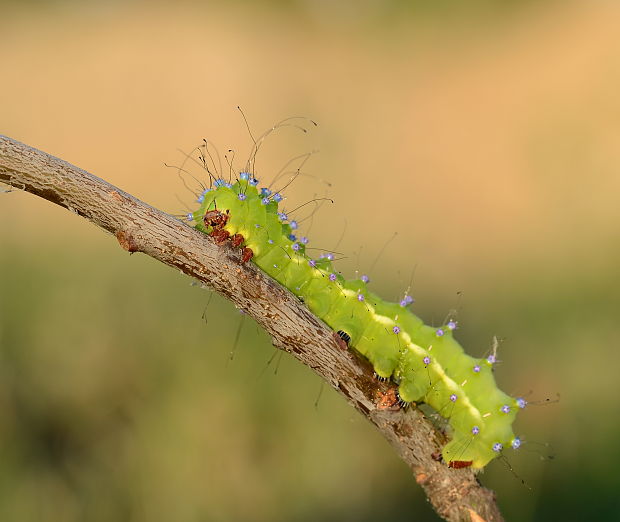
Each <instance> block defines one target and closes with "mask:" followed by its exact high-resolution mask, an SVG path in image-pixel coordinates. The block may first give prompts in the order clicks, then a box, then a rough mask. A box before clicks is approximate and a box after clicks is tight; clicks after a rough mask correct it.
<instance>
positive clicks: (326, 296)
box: [188, 172, 527, 468]
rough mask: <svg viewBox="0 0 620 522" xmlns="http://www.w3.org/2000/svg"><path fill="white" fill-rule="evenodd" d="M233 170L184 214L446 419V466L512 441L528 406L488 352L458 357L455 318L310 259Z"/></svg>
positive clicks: (291, 225) (410, 398)
mask: <svg viewBox="0 0 620 522" xmlns="http://www.w3.org/2000/svg"><path fill="white" fill-rule="evenodd" d="M257 186H258V180H256V179H255V178H254V177H253V176H252V175H251V174H249V173H247V172H242V173H241V174H240V176H239V179H238V180H237V181H236V182H235V183H234V184H232V183H228V182H226V181H225V180H223V179H216V180H215V182H214V183H213V187H212V188H210V189H206V190H205V191H204V192H203V193H202V194H201V195H200V197H199V199H198V201H199V202H200V203H201V206H200V208H199V209H198V210H196V211H195V212H194V213H192V214H189V215H188V219H191V220H193V221H194V222H195V223H196V225H195V227H196V228H197V229H198V230H200V231H202V232H204V233H206V234H209V235H211V236H212V237H213V238H214V239H215V240H216V242H218V243H224V242H227V241H230V242H231V243H232V244H233V246H235V247H240V248H242V249H243V250H242V261H243V262H247V261H249V260H250V259H251V260H252V261H254V263H256V265H258V266H259V267H260V268H261V269H262V270H263V271H265V272H266V273H267V274H269V275H270V276H271V277H273V278H274V279H276V280H277V281H278V282H279V283H281V284H282V285H284V286H286V287H287V288H288V289H289V290H290V291H291V292H293V293H294V294H295V295H297V296H298V297H299V298H301V299H302V300H303V301H304V302H305V304H306V305H307V306H308V308H309V309H310V310H311V311H312V312H313V313H314V314H315V315H316V316H318V317H319V318H321V319H322V320H323V321H324V322H325V323H327V324H328V325H329V326H330V327H331V328H333V329H334V331H336V332H338V335H339V336H340V337H341V338H342V339H343V340H344V341H345V342H346V343H347V344H349V345H350V346H351V347H353V348H354V349H355V350H356V351H357V352H359V353H360V354H361V355H362V356H364V357H366V358H367V359H368V360H369V361H370V362H371V363H372V365H373V367H374V370H375V372H376V374H377V376H378V377H379V378H380V379H392V380H393V381H394V382H395V383H396V384H397V385H398V398H399V401H400V403H401V405H403V406H405V405H406V404H408V403H410V402H424V403H426V404H429V405H430V406H432V407H433V408H434V409H435V410H436V411H437V412H438V413H439V414H440V415H441V416H442V417H444V418H446V419H448V421H449V425H450V428H451V440H450V441H449V442H448V443H447V444H446V445H445V446H444V448H443V449H442V457H443V460H444V461H445V462H447V463H448V465H449V466H450V467H454V468H462V467H467V466H472V467H473V468H482V467H484V466H485V465H486V464H487V463H488V462H490V461H491V460H492V459H494V458H495V457H497V456H498V455H500V454H501V452H502V450H503V448H505V447H508V446H510V447H512V448H513V449H518V448H519V446H520V445H521V441H520V439H519V438H518V437H515V435H514V433H513V431H512V423H513V422H514V419H515V416H516V414H517V411H518V410H519V409H521V408H524V407H525V406H526V404H527V402H526V401H525V399H523V398H517V399H515V398H513V397H510V396H508V395H507V394H505V393H504V392H502V391H501V390H499V389H498V387H497V386H496V384H495V379H494V377H493V373H492V367H493V364H494V363H495V362H496V361H495V354H492V355H490V356H489V357H487V358H483V359H477V358H474V357H471V356H469V355H467V354H466V353H465V352H464V351H463V349H462V347H461V346H460V345H459V343H458V342H457V341H456V340H455V339H454V337H453V331H454V330H455V329H456V323H455V322H454V321H452V320H450V321H449V322H448V323H447V324H446V325H443V326H441V327H439V328H435V327H431V326H427V325H425V324H424V323H423V322H422V320H421V319H420V318H418V317H417V316H415V315H414V314H413V313H412V312H411V311H410V310H409V309H408V306H409V305H410V304H411V303H412V302H413V299H412V298H411V297H410V296H408V295H405V297H404V298H403V300H402V301H401V302H400V303H390V302H386V301H383V300H382V299H381V298H380V297H379V296H377V295H375V294H373V293H372V292H370V291H369V290H368V288H367V283H368V278H367V277H366V276H362V277H361V278H360V279H355V280H345V279H344V278H343V277H342V276H341V275H340V274H339V273H338V272H336V270H335V269H334V267H333V265H332V261H333V259H334V258H333V255H331V254H324V255H322V256H321V257H319V258H318V259H312V258H311V257H309V256H308V255H307V253H306V248H305V245H306V243H307V239H306V238H304V237H302V238H299V239H298V238H297V237H296V235H295V230H296V229H297V223H296V222H295V221H294V220H291V221H289V219H288V216H287V215H286V214H285V213H284V212H281V211H279V209H278V203H280V202H281V201H282V199H283V198H282V196H281V195H280V194H278V193H272V192H271V191H270V190H269V189H268V188H262V189H260V190H259V189H258V188H257Z"/></svg>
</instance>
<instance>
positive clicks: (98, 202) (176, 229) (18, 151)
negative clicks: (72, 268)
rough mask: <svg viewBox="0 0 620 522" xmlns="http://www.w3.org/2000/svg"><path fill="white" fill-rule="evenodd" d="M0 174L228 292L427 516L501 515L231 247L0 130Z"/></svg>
mask: <svg viewBox="0 0 620 522" xmlns="http://www.w3.org/2000/svg"><path fill="white" fill-rule="evenodd" d="M0 181H2V182H4V183H6V184H8V185H10V186H12V187H15V188H18V189H21V190H25V191H26V192H31V193H32V194H35V195H37V196H40V197H42V198H43V199H46V200H48V201H51V202H52V203H56V204H57V205H60V206H62V207H65V208H67V209H69V210H71V211H72V212H75V213H76V214H78V215H80V216H82V217H84V218H86V219H88V220H89V221H91V222H93V223H94V224H96V225H98V226H99V227H101V228H103V229H105V230H107V231H108V232H110V233H112V234H114V235H115V236H116V238H117V240H118V242H119V243H120V245H121V246H122V247H123V248H124V249H125V250H128V251H129V252H143V253H145V254H147V255H149V256H151V257H153V258H155V259H157V260H159V261H161V262H162V263H165V264H167V265H169V266H172V267H175V268H178V269H179V270H181V271H182V272H184V273H186V274H187V275H189V276H191V277H193V278H195V279H197V280H199V281H201V282H202V283H205V284H206V285H207V286H209V287H210V288H212V289H213V290H215V291H216V292H218V293H220V294H222V295H223V296H225V297H227V298H228V299H230V300H231V301H232V302H233V303H234V304H235V305H236V306H237V307H238V308H240V309H242V310H244V311H245V312H246V313H247V314H249V315H250V316H252V317H253V318H254V319H255V320H256V321H257V322H258V323H259V324H260V325H261V326H262V327H263V328H264V329H265V330H266V331H267V333H268V334H269V335H270V336H271V337H272V341H273V344H274V346H276V347H277V348H280V349H281V350H284V351H285V352H288V353H290V354H292V355H293V356H294V357H296V358H297V359H299V360H300V361H301V362H302V363H304V364H305V365H307V366H309V367H310V368H312V369H313V370H314V371H315V372H316V373H318V374H319V375H320V376H321V377H322V378H323V379H325V380H326V381H327V382H328V383H329V384H330V385H331V386H332V387H333V388H334V389H336V390H337V391H338V392H339V393H340V394H342V395H344V397H345V398H346V399H347V401H348V402H349V403H350V404H351V405H352V406H353V407H354V408H355V409H356V410H358V411H359V412H360V413H361V414H362V415H364V417H366V418H367V419H368V420H369V421H370V422H372V423H373V424H374V425H375V426H376V427H377V429H378V430H379V431H380V432H381V434H382V435H383V436H384V437H385V438H386V439H387V440H388V441H389V442H390V444H391V445H392V447H393V448H394V450H395V451H396V453H397V454H398V455H399V456H400V458H401V459H402V460H403V461H404V462H405V463H406V464H407V466H409V468H410V469H411V471H412V472H413V474H414V477H415V480H416V482H417V483H418V484H420V485H421V486H422V487H423V488H424V491H425V492H426V495H427V497H428V499H429V500H430V502H431V504H432V505H433V507H434V508H435V510H436V511H437V513H438V514H439V515H440V516H441V517H443V518H444V519H446V520H449V521H471V522H480V521H481V520H482V521H488V522H491V521H501V520H502V516H501V514H500V512H499V509H498V507H497V504H496V503H495V496H494V494H493V492H492V491H490V490H488V489H485V488H484V487H482V486H481V485H480V483H479V482H478V480H477V479H476V477H475V476H474V474H473V473H472V471H471V470H468V469H462V470H454V469H449V468H448V467H447V466H446V465H445V464H442V463H440V462H438V461H437V460H435V459H434V458H433V455H436V454H437V452H438V451H439V448H441V446H442V445H443V443H444V442H445V439H444V436H443V435H442V434H441V433H440V432H438V431H437V429H436V428H435V427H434V426H433V424H432V423H431V422H430V421H429V420H427V419H426V418H425V417H424V414H423V413H422V412H421V411H419V410H417V409H415V408H411V409H409V411H406V412H404V411H402V410H397V411H393V410H392V409H391V408H387V409H380V408H379V407H378V404H379V401H380V398H381V397H384V398H385V397H389V393H390V384H387V383H380V382H377V380H375V379H374V378H373V371H372V367H371V366H370V364H368V363H366V362H364V361H363V360H362V359H361V358H359V357H357V356H356V355H354V354H353V353H351V352H350V351H349V350H346V349H343V346H342V343H339V342H338V340H337V338H335V336H334V332H333V331H332V330H330V329H329V328H328V327H327V326H326V325H325V324H324V323H323V322H321V321H320V320H319V319H318V318H316V317H315V316H314V315H312V313H310V311H309V310H308V309H307V308H306V307H305V306H304V305H303V304H302V303H301V302H300V301H299V299H297V298H296V297H295V296H294V295H293V294H291V293H290V292H289V291H288V290H287V289H286V288H283V287H282V286H280V285H279V284H278V283H277V282H275V281H274V280H273V279H271V278H270V277H269V276H267V275H266V274H264V273H263V272H262V271H261V270H260V269H258V268H257V267H256V266H255V265H253V264H252V263H248V264H245V265H242V264H241V263H240V259H239V254H238V253H237V252H236V251H233V250H232V249H230V248H229V247H227V246H225V247H221V246H217V245H215V243H214V242H212V241H211V239H210V238H208V237H207V236H205V235H204V234H202V233H200V232H198V231H196V230H194V229H193V228H191V227H189V226H188V225H186V224H184V223H183V222H181V221H179V220H178V219H176V218H174V217H172V216H170V215H168V214H166V213H164V212H162V211H160V210H157V209H156V208H153V207H151V206H150V205H147V204H146V203H143V202H142V201H140V200H138V199H136V198H134V197H133V196H131V195H130V194H127V193H126V192H123V191H122V190H120V189H118V188H116V187H114V186H113V185H111V184H109V183H107V182H106V181H104V180H102V179H100V178H97V177H95V176H93V175H92V174H89V173H88V172H86V171H84V170H82V169H79V168H77V167H74V166H73V165H71V164H69V163H67V162H65V161H63V160H61V159H58V158H55V157H54V156H51V155H49V154H47V153H45V152H42V151H40V150H37V149H34V148H32V147H29V146H28V145H24V144H23V143H20V142H18V141H15V140H13V139H11V138H8V137H6V136H2V135H0Z"/></svg>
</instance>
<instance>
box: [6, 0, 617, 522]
mask: <svg viewBox="0 0 620 522" xmlns="http://www.w3.org/2000/svg"><path fill="white" fill-rule="evenodd" d="M431 4H432V6H431ZM619 16H620V5H619V4H618V3H617V2H613V1H604V0H602V1H597V2H592V1H585V0H584V1H572V0H566V1H562V2H560V1H552V0H546V1H540V2H530V1H518V0H512V1H501V0H495V1H494V0H478V1H472V2H469V3H467V4H465V3H464V2H460V3H458V2H456V3H454V4H450V5H448V3H446V2H438V3H433V2H406V1H395V0H392V1H386V2H379V1H371V0H366V1H363V2H352V1H343V2H337V3H332V2H321V1H318V0H317V1H311V0H306V1H304V0H288V1H284V0H280V1H271V2H269V1H262V2H247V1H246V2H243V1H232V2H229V3H215V2H188V1H182V2H165V1H161V2H90V3H88V2H86V3H82V2H70V1H69V2H44V1H39V2H9V3H0V34H2V42H3V46H2V47H3V56H2V80H1V81H0V133H3V134H6V135H8V136H11V137H12V138H15V139H18V140H20V141H23V142H25V143H28V144H29V145H32V146H35V147H38V148H40V149H42V150H45V151H47V152H49V153H52V154H54V155H56V156H58V157H61V158H63V159H65V160H67V161H69V162H71V163H73V164H75V165H78V166H80V167H82V168H84V169H87V170H89V171H90V172H92V173H94V174H95V175H98V176H100V177H102V178H105V179H106V180H108V181H110V182H111V183H114V184H116V185H118V186H119V187H121V188H122V189H124V190H126V191H128V192H130V193H132V194H134V195H136V196H137V197H139V198H141V199H143V200H145V201H147V202H148V203H151V204H153V205H155V206H157V207H159V208H162V209H164V210H167V211H169V212H171V213H185V212H187V209H188V208H190V209H191V208H193V207H194V206H195V205H196V203H195V202H194V200H195V196H194V195H193V194H191V193H190V192H189V191H187V190H186V189H185V188H184V186H183V183H182V181H181V180H180V179H179V177H178V176H177V171H176V170H175V169H174V168H167V167H166V166H164V162H165V163H167V164H171V165H179V164H181V162H182V161H183V154H182V153H181V152H180V151H179V149H181V150H183V151H186V152H188V151H190V150H191V149H192V148H193V147H195V146H196V145H199V144H200V142H201V140H202V139H203V138H207V139H209V140H210V141H212V142H214V143H215V144H217V145H218V147H219V149H220V151H222V152H223V151H226V150H227V149H229V148H233V149H235V151H236V152H235V154H236V160H235V161H236V162H237V164H238V165H239V166H241V165H243V163H244V161H245V158H247V155H248V154H249V151H250V148H251V144H252V143H251V139H250V136H249V134H248V131H247V129H246V127H245V123H244V121H243V118H242V117H241V114H240V113H239V111H237V109H236V107H237V106H241V107H242V108H243V110H244V112H245V115H246V116H247V119H248V122H249V125H250V127H251V129H252V132H253V133H254V134H255V135H257V134H260V132H262V131H263V130H265V129H268V128H269V127H270V126H271V125H273V124H274V123H275V122H277V121H278V120H280V119H283V118H286V117H289V116H295V115H300V114H301V115H305V116H308V117H309V118H312V119H313V120H315V121H317V122H318V124H319V125H318V126H317V127H314V126H313V125H312V124H311V123H309V122H305V123H304V122H302V123H304V125H305V126H306V127H307V128H309V129H310V132H308V133H301V132H297V131H296V130H295V129H294V128H283V129H281V130H279V131H278V132H276V133H274V134H273V135H271V136H270V137H269V138H268V139H267V140H266V141H265V143H264V146H263V148H262V150H261V152H260V154H259V155H258V161H257V176H258V177H262V178H263V179H271V177H272V176H273V175H274V173H275V172H277V171H278V170H279V169H280V167H281V166H282V165H283V164H285V163H286V162H287V161H288V160H289V159H291V158H292V157H294V156H296V155H298V154H302V153H304V152H308V151H311V150H314V149H318V150H320V153H319V154H316V155H314V156H313V157H312V158H311V159H310V161H309V162H308V163H307V164H306V165H305V166H304V171H306V172H308V173H310V174H312V176H313V177H310V176H308V177H303V178H299V179H298V180H296V181H295V183H293V184H292V185H291V186H290V187H288V188H287V189H286V196H287V198H288V199H287V201H286V203H287V207H288V208H289V209H291V208H294V207H295V206H297V205H298V204H301V203H303V202H305V201H307V200H309V199H311V198H312V197H315V195H316V196H318V197H322V196H325V195H326V194H327V195H328V196H330V197H332V198H333V199H334V201H335V203H334V204H333V205H331V204H327V205H323V206H322V207H321V208H320V210H319V211H318V212H316V213H315V214H314V215H313V217H312V218H311V219H308V220H307V221H305V222H304V227H305V231H306V232H307V233H308V234H309V236H310V238H311V242H312V245H314V246H316V247H321V248H327V249H332V248H334V247H335V246H336V245H338V250H339V251H340V252H344V253H345V259H343V260H342V261H341V262H340V265H339V266H340V267H341V268H342V270H343V272H344V273H345V274H349V275H351V276H352V275H353V274H354V272H355V271H356V270H360V271H368V270H370V268H371V267H372V266H373V264H374V261H375V259H376V257H377V254H378V253H379V252H380V251H381V249H382V247H383V245H384V244H385V243H386V241H387V240H388V239H389V238H390V237H391V236H392V235H393V234H394V232H397V233H398V235H397V236H396V238H395V239H394V240H393V241H392V242H391V243H390V244H389V245H388V247H387V248H386V249H385V251H384V252H383V253H382V254H381V257H380V259H379V261H378V262H377V264H376V266H375V268H374V269H373V270H372V272H371V274H370V276H371V278H372V284H373V288H374V289H375V290H376V291H377V292H378V293H380V294H381V295H383V296H384V297H385V298H388V299H393V300H396V299H397V298H398V297H399V295H400V294H402V292H403V291H404V290H405V288H406V287H407V285H408V284H409V281H410V278H411V274H412V272H413V271H414V268H415V276H414V279H413V293H414V296H415V297H416V304H415V305H414V311H416V313H418V314H419V315H420V316H421V317H423V318H424V319H425V321H426V322H428V323H435V324H437V323H439V322H441V321H442V320H443V318H444V317H445V316H446V314H447V313H448V312H449V311H450V309H454V308H456V309H457V310H458V319H459V324H460V329H459V332H458V337H459V339H460V340H461V341H462V342H463V344H464V345H465V347H466V349H467V351H468V352H469V353H472V354H474V355H482V354H483V353H484V352H485V351H487V350H488V349H489V346H490V344H491V339H492V336H493V335H497V336H499V337H500V338H502V339H503V341H502V344H501V346H500V358H501V360H502V361H503V363H502V365H501V366H500V367H499V368H498V371H497V379H498V381H499V383H500V386H501V387H502V388H503V389H504V390H506V391H507V392H509V393H512V394H515V395H526V396H527V397H528V398H529V399H530V400H532V401H536V400H545V399H547V398H551V399H555V398H556V397H557V395H558V394H559V395H560V401H559V402H558V403H555V404H551V405H547V406H538V407H537V406H532V407H531V408H528V409H526V410H525V411H524V412H523V413H522V414H520V416H519V418H518V419H517V423H516V430H517V433H518V434H520V435H522V437H523V439H524V440H525V441H526V444H525V446H524V448H523V450H522V451H521V452H520V453H518V454H514V453H510V454H507V458H508V462H509V465H510V466H512V468H514V470H515V473H516V474H517V475H518V477H519V478H517V477H515V475H514V474H513V473H512V472H511V471H510V469H509V465H507V464H506V462H502V461H499V460H498V461H496V462H494V463H492V464H491V465H490V466H488V468H487V469H486V470H485V472H484V474H483V475H482V480H483V482H484V483H485V484H486V485H488V486H489V487H491V488H493V489H495V490H496V491H497V493H498V498H499V503H500V505H501V507H502V509H503V511H504V513H505V515H506V517H507V518H508V519H509V520H612V519H617V518H618V517H620V500H619V497H618V491H619V489H620V479H619V478H618V477H619V476H620V473H618V463H620V444H618V442H617V433H618V430H619V428H620V425H619V424H620V421H619V420H618V417H617V412H618V411H619V408H620V399H619V395H620V394H619V393H618V391H619V388H618V386H617V384H615V383H617V382H618V375H617V373H618V365H619V363H620V355H618V335H617V331H618V329H617V327H616V326H614V324H615V322H616V317H615V315H616V313H618V311H619V310H620V292H619V291H618V290H619V284H620V277H619V271H618V264H619V262H620V248H619V242H618V240H619V237H620V205H619V191H620V175H619V169H620V97H619V96H618V93H619V92H620V33H619V32H618V20H619ZM195 173H196V174H198V175H203V176H204V173H200V171H199V170H196V171H195ZM326 182H329V184H330V185H328V184H327V183H326ZM307 209H309V210H310V211H311V210H312V208H311V207H307ZM300 213H301V211H300ZM309 214H310V212H309V211H308V212H306V213H305V214H303V215H302V217H303V216H307V215H309ZM0 223H2V225H0V267H1V276H0V520H2V521H20V522H21V521H35V520H37V521H39V520H54V521H82V520H88V521H123V520H126V521H132V522H134V521H135V522H138V521H140V522H141V521H149V522H153V521H155V522H157V521H170V520H182V521H212V520H213V521H219V520H250V521H268V520H269V521H271V520H286V521H290V520H299V521H303V520H313V521H314V520H339V521H343V520H351V521H353V520H355V521H359V520H384V519H388V518H394V517H401V518H403V517H407V518H410V519H414V518H415V519H416V520H436V519H437V517H436V516H435V515H434V513H433V512H432V511H431V509H430V508H429V507H428V505H427V503H426V502H425V499H424V497H423V495H422V493H421V491H420V490H419V488H418V487H417V486H416V484H415V482H414V480H413V477H412V476H411V474H410V473H409V471H408V470H407V469H406V468H405V466H404V465H403V464H402V463H401V462H400V461H399V460H398V459H397V457H396V456H395V455H394V454H393V452H392V451H391V449H390V448H389V446H388V444H387V443H386V442H385V441H384V440H383V439H382V438H381V437H379V435H378V434H377V433H375V431H374V430H373V428H372V427H371V426H370V425H369V424H368V423H366V422H365V421H364V420H363V419H362V418H361V417H359V416H358V415H357V414H355V413H354V411H353V410H352V409H351V408H349V407H348V406H347V405H346V404H345V403H344V401H343V400H342V399H341V398H340V397H339V396H337V395H336V394H335V393H334V392H332V391H331V390H329V389H327V388H326V389H325V390H321V383H320V380H319V379H318V378H317V377H316V376H314V375H313V374H312V373H311V371H310V370H309V369H307V368H305V367H302V366H301V365H299V364H298V363H296V362H295V361H294V360H292V359H291V358H288V357H282V358H280V357H276V358H275V359H274V360H273V361H272V362H271V363H270V364H268V361H269V360H270V358H271V357H272V355H273V354H274V351H273V348H272V347H271V346H270V343H269V340H268V339H267V337H266V336H265V335H264V334H263V333H262V332H259V331H258V329H257V327H256V326H255V325H254V324H253V323H251V321H250V320H247V319H246V320H245V321H244V322H243V323H240V316H239V313H238V312H237V311H235V309H234V308H233V307H232V305H230V304H229V303H227V302H226V301H223V300H222V299H220V298H219V297H218V296H215V297H213V298H212V299H211V297H210V294H209V293H208V292H206V291H204V290H201V289H200V288H198V287H196V286H192V284H191V281H190V280H189V279H188V278H186V277H185V276H183V275H181V274H178V273H175V272H174V271H172V270H170V269H169V268H167V267H165V266H163V265H159V264H158V263H156V262H155V261H153V260H151V259H149V258H146V257H145V256H141V255H134V256H132V257H129V256H128V255H127V254H126V252H124V251H122V250H121V249H120V248H119V247H118V245H117V244H116V241H115V240H114V238H112V237H110V236H108V235H106V234H104V233H102V232H101V231H100V230H98V229H96V228H95V227H93V226H92V225H90V224H89V223H87V222H85V221H84V220H82V219H79V218H78V217H76V216H74V215H71V214H70V213H68V212H66V211H65V210H63V209H60V208H56V207H54V206H52V205H50V204H49V203H47V202H44V201H42V200H40V199H37V198H35V197H34V196H31V195H29V194H24V193H20V192H12V193H5V194H0ZM340 237H342V238H343V240H342V242H340V244H339V238H340ZM205 309H206V312H205V314H204V315H205V317H206V321H205V320H204V319H203V318H202V315H203V311H205ZM240 324H241V325H242V330H241V336H240V341H239V343H238V344H237V346H236V349H235V353H234V358H233V359H232V360H230V352H231V350H233V346H234V344H235V343H234V339H235V336H236V333H237V330H238V328H239V325H240ZM319 396H320V399H319V400H318V403H317V398H319ZM614 412H616V413H614ZM551 456H553V457H554V458H553V459H552V460H551V459H549V457H551ZM521 479H523V480H524V481H525V482H526V483H527V484H528V486H529V488H531V489H528V488H527V487H524V486H523V485H522V484H521Z"/></svg>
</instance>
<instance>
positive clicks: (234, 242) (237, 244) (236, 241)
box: [230, 234, 245, 248]
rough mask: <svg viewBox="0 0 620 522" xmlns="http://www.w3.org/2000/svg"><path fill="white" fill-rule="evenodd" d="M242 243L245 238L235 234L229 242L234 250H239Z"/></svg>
mask: <svg viewBox="0 0 620 522" xmlns="http://www.w3.org/2000/svg"><path fill="white" fill-rule="evenodd" d="M244 241H245V238H244V237H243V236H242V235H241V234H235V235H234V236H232V237H231V238H230V242H231V243H232V246H234V247H235V248H239V247H240V246H241V244H242V243H243V242H244Z"/></svg>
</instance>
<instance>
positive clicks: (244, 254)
mask: <svg viewBox="0 0 620 522" xmlns="http://www.w3.org/2000/svg"><path fill="white" fill-rule="evenodd" d="M252 257H254V252H252V249H251V248H248V247H243V250H242V251H241V262H242V263H247V262H248V261H249V260H250V259H252Z"/></svg>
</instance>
